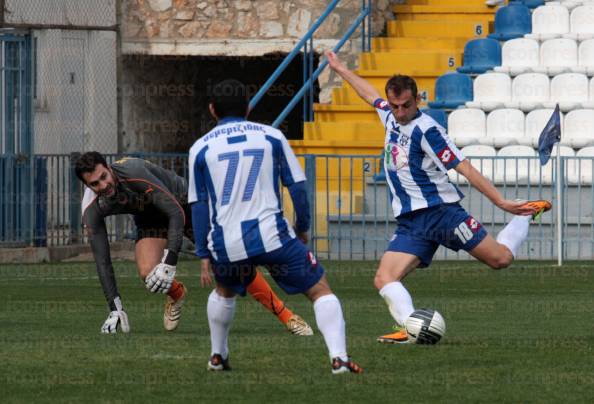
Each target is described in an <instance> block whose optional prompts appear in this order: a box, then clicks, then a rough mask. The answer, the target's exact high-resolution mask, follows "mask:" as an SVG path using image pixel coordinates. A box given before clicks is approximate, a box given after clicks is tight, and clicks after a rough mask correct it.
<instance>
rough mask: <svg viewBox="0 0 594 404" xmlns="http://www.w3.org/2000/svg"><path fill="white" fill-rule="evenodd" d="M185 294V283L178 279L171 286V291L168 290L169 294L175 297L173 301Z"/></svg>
mask: <svg viewBox="0 0 594 404" xmlns="http://www.w3.org/2000/svg"><path fill="white" fill-rule="evenodd" d="M183 295H184V284H183V283H181V282H178V281H176V280H175V279H174V280H173V282H172V283H171V287H170V288H169V292H167V296H169V297H170V298H172V299H173V301H178V300H179V299H180V298H181V297H182V296H183Z"/></svg>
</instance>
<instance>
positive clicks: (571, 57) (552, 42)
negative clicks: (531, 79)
mask: <svg viewBox="0 0 594 404" xmlns="http://www.w3.org/2000/svg"><path fill="white" fill-rule="evenodd" d="M577 65H578V47H577V42H576V41H574V40H573V39H567V38H557V39H549V40H546V41H544V42H543V43H542V44H541V45H540V63H539V65H538V66H537V67H534V68H533V69H532V70H533V71H534V72H537V73H546V74H548V75H549V76H555V75H557V74H561V73H565V72H570V71H572V70H573V69H574V68H575V67H576V66H577Z"/></svg>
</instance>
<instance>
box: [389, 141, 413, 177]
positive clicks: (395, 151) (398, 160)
mask: <svg viewBox="0 0 594 404" xmlns="http://www.w3.org/2000/svg"><path fill="white" fill-rule="evenodd" d="M384 159H385V161H386V167H387V169H388V170H390V171H396V170H400V169H401V168H402V167H404V166H406V165H408V156H407V155H406V151H405V150H404V148H403V147H402V146H400V145H399V144H398V143H394V142H388V144H387V145H386V148H385V150H384Z"/></svg>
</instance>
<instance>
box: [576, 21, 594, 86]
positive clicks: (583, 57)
mask: <svg viewBox="0 0 594 404" xmlns="http://www.w3.org/2000/svg"><path fill="white" fill-rule="evenodd" d="M593 26H594V23H593ZM572 70H573V71H574V72H575V73H583V74H587V75H588V76H594V39H586V40H585V41H582V42H580V46H579V48H578V65H577V66H575V67H574V68H573V69H572Z"/></svg>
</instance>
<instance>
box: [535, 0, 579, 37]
mask: <svg viewBox="0 0 594 404" xmlns="http://www.w3.org/2000/svg"><path fill="white" fill-rule="evenodd" d="M568 32H569V10H568V9H567V7H564V6H562V5H561V4H551V3H549V4H546V5H544V6H540V7H538V8H536V9H535V10H534V11H533V12H532V32H531V33H530V34H526V35H525V37H526V38H530V39H536V40H539V41H544V40H547V39H552V38H558V37H560V36H562V35H563V34H567V33H568Z"/></svg>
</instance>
